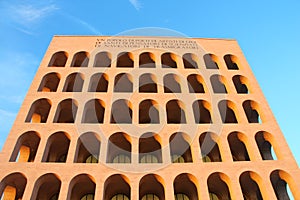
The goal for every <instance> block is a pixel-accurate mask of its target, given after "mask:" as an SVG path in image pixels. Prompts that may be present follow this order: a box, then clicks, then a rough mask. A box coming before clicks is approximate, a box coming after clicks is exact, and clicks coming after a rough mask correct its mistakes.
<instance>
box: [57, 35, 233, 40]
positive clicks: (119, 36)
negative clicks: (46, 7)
mask: <svg viewBox="0 0 300 200" xmlns="http://www.w3.org/2000/svg"><path fill="white" fill-rule="evenodd" d="M53 37H97V38H99V37H102V38H108V37H118V38H125V37H126V38H167V39H172V38H174V39H175V38H176V39H200V40H225V41H237V40H236V39H233V38H201V37H200V38H197V37H174V36H142V35H137V36H133V35H117V36H112V35H54V36H53Z"/></svg>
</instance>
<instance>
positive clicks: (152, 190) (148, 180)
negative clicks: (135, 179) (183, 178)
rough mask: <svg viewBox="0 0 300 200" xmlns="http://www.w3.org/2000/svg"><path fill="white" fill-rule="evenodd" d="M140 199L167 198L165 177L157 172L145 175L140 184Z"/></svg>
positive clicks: (159, 199) (163, 199)
mask: <svg viewBox="0 0 300 200" xmlns="http://www.w3.org/2000/svg"><path fill="white" fill-rule="evenodd" d="M139 199H141V200H165V189H164V181H163V179H162V178H161V177H160V176H158V175H156V174H148V175H145V176H144V177H143V178H142V179H141V180H140V184H139Z"/></svg>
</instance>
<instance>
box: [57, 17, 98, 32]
mask: <svg viewBox="0 0 300 200" xmlns="http://www.w3.org/2000/svg"><path fill="white" fill-rule="evenodd" d="M62 15H64V16H66V17H67V18H69V19H71V20H72V21H73V22H76V23H78V24H80V25H81V26H83V27H85V28H86V29H88V30H89V31H90V32H91V33H93V34H96V35H102V33H101V32H100V31H99V30H97V28H95V27H94V26H93V25H91V24H89V23H87V22H86V21H84V20H82V19H79V18H77V17H75V16H73V15H70V14H67V13H62Z"/></svg>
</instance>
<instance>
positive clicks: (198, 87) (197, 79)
mask: <svg viewBox="0 0 300 200" xmlns="http://www.w3.org/2000/svg"><path fill="white" fill-rule="evenodd" d="M187 81H188V87H189V92H190V93H205V90H204V80H203V78H202V77H201V76H200V75H198V74H191V75H189V76H188V77H187Z"/></svg>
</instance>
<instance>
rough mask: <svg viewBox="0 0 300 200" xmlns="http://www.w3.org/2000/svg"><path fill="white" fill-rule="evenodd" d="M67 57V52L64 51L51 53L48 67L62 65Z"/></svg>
mask: <svg viewBox="0 0 300 200" xmlns="http://www.w3.org/2000/svg"><path fill="white" fill-rule="evenodd" d="M67 59H68V54H67V52H65V51H59V52H56V53H55V54H53V55H52V57H51V60H50V62H49V64H48V67H64V66H65V65H66V62H67Z"/></svg>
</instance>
